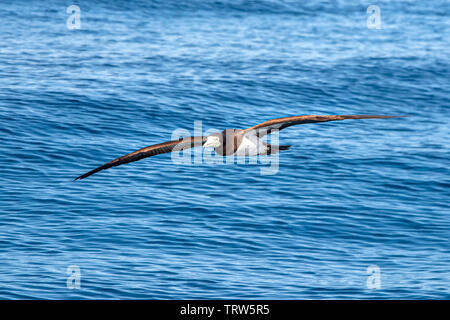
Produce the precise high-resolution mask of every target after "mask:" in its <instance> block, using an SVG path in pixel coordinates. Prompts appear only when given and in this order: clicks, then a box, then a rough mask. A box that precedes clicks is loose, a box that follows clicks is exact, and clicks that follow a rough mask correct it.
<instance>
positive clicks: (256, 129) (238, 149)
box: [75, 115, 399, 180]
mask: <svg viewBox="0 0 450 320" xmlns="http://www.w3.org/2000/svg"><path fill="white" fill-rule="evenodd" d="M386 118H399V116H379V115H307V116H293V117H285V118H278V119H272V120H268V121H265V122H262V123H260V124H257V125H255V126H253V127H250V128H247V129H225V130H223V131H222V132H218V133H213V134H211V135H209V136H197V137H185V138H181V139H179V140H172V141H167V142H163V143H159V144H155V145H152V146H149V147H145V148H142V149H139V150H137V151H134V152H131V153H129V154H127V155H124V156H122V157H119V158H117V159H114V160H112V161H110V162H108V163H105V164H104V165H101V166H100V167H98V168H95V169H93V170H91V171H89V172H87V173H85V174H83V175H81V176H79V177H77V178H75V180H81V179H84V178H87V177H89V176H90V175H93V174H94V173H97V172H99V171H102V170H106V169H109V168H111V167H116V166H120V165H122V164H126V163H130V162H134V161H138V160H141V159H144V158H148V157H152V156H156V155H158V154H162V153H169V152H173V151H182V150H185V149H189V148H194V147H201V146H203V148H209V147H212V148H214V151H215V152H216V153H218V154H219V155H222V156H231V155H235V156H257V155H270V154H274V153H277V152H279V151H282V150H288V149H289V147H290V146H289V145H271V144H268V143H266V142H264V141H263V137H264V136H265V135H268V134H270V133H272V132H274V131H275V130H283V129H285V128H287V127H290V126H293V125H297V124H305V123H316V122H327V121H336V120H346V119H386Z"/></svg>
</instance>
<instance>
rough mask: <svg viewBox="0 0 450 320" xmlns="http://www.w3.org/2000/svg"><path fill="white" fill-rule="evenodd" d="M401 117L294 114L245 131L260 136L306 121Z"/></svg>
mask: <svg viewBox="0 0 450 320" xmlns="http://www.w3.org/2000/svg"><path fill="white" fill-rule="evenodd" d="M385 118H399V117H398V116H378V115H323V116H322V115H307V116H293V117H285V118H278V119H272V120H268V121H265V122H262V123H260V124H257V125H255V126H253V127H250V128H247V129H245V130H244V133H247V132H254V133H255V134H256V135H257V136H258V137H263V136H265V135H266V134H270V133H271V132H272V131H273V130H282V129H284V128H287V127H290V126H293V125H296V124H305V123H316V122H327V121H336V120H346V119H385Z"/></svg>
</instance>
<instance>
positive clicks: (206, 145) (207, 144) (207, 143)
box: [203, 141, 213, 148]
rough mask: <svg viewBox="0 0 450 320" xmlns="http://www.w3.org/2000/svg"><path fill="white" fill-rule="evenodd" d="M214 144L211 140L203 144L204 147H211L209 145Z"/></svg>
mask: <svg viewBox="0 0 450 320" xmlns="http://www.w3.org/2000/svg"><path fill="white" fill-rule="evenodd" d="M212 146H213V143H212V142H211V141H206V142H205V143H204V144H203V148H209V147H212Z"/></svg>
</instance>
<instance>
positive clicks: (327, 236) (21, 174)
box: [0, 0, 450, 299]
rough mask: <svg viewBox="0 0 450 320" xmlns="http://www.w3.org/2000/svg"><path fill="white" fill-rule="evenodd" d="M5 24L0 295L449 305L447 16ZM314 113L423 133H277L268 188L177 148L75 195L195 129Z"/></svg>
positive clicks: (53, 5) (218, 11)
mask: <svg viewBox="0 0 450 320" xmlns="http://www.w3.org/2000/svg"><path fill="white" fill-rule="evenodd" d="M73 4H76V5H78V7H79V8H80V13H81V15H80V21H81V29H69V28H68V27H67V19H68V18H69V17H70V13H67V12H66V10H67V8H68V7H69V6H70V5H73ZM369 5H377V6H378V7H379V9H380V23H381V24H380V29H376V28H375V29H373V28H372V29H371V28H368V25H367V20H368V18H369V16H370V15H371V13H367V12H366V10H367V8H368V7H369ZM0 17H1V28H0V42H1V45H0V119H1V125H0V142H1V143H0V154H1V157H0V170H1V174H0V298H1V299H20V298H22V299H93V298H101V299H211V298H229V299H231V298H235V299H373V298H374V299H449V298H450V246H449V240H450V205H449V203H450V190H449V187H450V171H449V167H450V161H449V159H450V148H449V141H450V132H449V119H450V50H449V48H450V4H449V2H448V1H445V0H442V1H440V0H437V1H377V2H376V3H372V2H371V1H275V0H264V1H237V0H234V1H211V0H204V1H200V0H179V1H172V0H170V1H169V0H167V1H166V0H164V1H162V0H161V1H133V2H132V3H126V2H125V1H123V2H122V1H81V0H80V1H78V0H77V1H55V0H49V1H13V2H12V3H11V2H7V1H1V2H0ZM374 21H376V20H370V21H369V25H370V26H372V25H373V23H374ZM304 114H384V115H408V116H409V117H408V118H399V119H386V120H385V119H382V120H348V121H337V122H329V123H321V124H307V125H302V126H294V127H290V128H288V129H285V130H283V131H282V132H281V133H280V143H282V144H291V145H292V147H291V149H290V150H289V151H284V152H282V153H281V154H280V155H279V168H278V172H277V173H276V174H273V175H263V174H261V169H262V167H264V166H265V164H263V163H259V162H258V163H257V164H229V165H219V164H217V165H213V164H210V163H204V162H201V163H196V164H191V165H188V164H184V165H183V164H178V163H174V162H173V161H172V158H171V155H170V154H165V155H159V156H155V157H152V158H148V159H144V160H141V161H139V162H135V163H132V164H127V165H124V166H120V167H116V168H112V169H109V170H106V171H103V172H100V173H98V174H95V175H93V176H91V177H89V178H87V179H85V180H82V181H76V182H74V181H73V179H74V178H75V177H77V176H79V175H80V174H83V173H85V172H86V171H88V170H91V169H93V168H95V167H97V166H99V165H101V164H103V163H105V162H107V161H110V160H112V159H114V158H116V157H118V156H121V155H124V154H126V153H128V152H131V151H134V150H136V149H138V148H141V147H144V146H148V145H151V144H155V143H160V142H164V141H167V140H170V139H171V137H172V133H173V132H174V130H176V129H186V130H188V131H189V132H190V133H192V132H193V128H194V123H195V122H197V123H198V122H199V121H201V124H202V128H203V130H205V131H206V130H209V129H212V128H215V129H220V130H222V129H225V128H247V127H250V126H252V125H254V124H257V123H259V122H262V121H265V120H268V119H272V118H278V117H283V116H290V115H304ZM260 160H262V159H260ZM78 271H79V272H78ZM78 276H80V277H78ZM77 279H79V282H78V281H77ZM78 284H79V286H78Z"/></svg>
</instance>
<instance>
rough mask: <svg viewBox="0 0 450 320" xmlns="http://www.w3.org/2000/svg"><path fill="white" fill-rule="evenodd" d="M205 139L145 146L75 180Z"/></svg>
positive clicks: (185, 146)
mask: <svg viewBox="0 0 450 320" xmlns="http://www.w3.org/2000/svg"><path fill="white" fill-rule="evenodd" d="M205 141H206V137H187V138H181V139H180V140H173V141H168V142H163V143H159V144H155V145H152V146H149V147H145V148H142V149H139V150H137V151H134V152H131V153H129V154H127V155H124V156H122V157H119V158H117V159H114V160H112V161H110V162H108V163H105V164H104V165H102V166H100V167H98V168H95V169H94V170H91V171H89V172H87V173H85V174H83V175H81V176H79V177H77V178H75V180H81V179H84V178H87V177H89V176H90V175H93V174H94V173H97V172H99V171H101V170H106V169H109V168H111V167H116V166H120V165H121V164H125V163H130V162H134V161H138V160H141V159H144V158H147V157H152V156H156V155H158V154H161V153H169V152H172V151H181V150H185V149H189V148H193V147H197V146H201V145H202V144H203V143H204V142H205Z"/></svg>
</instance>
